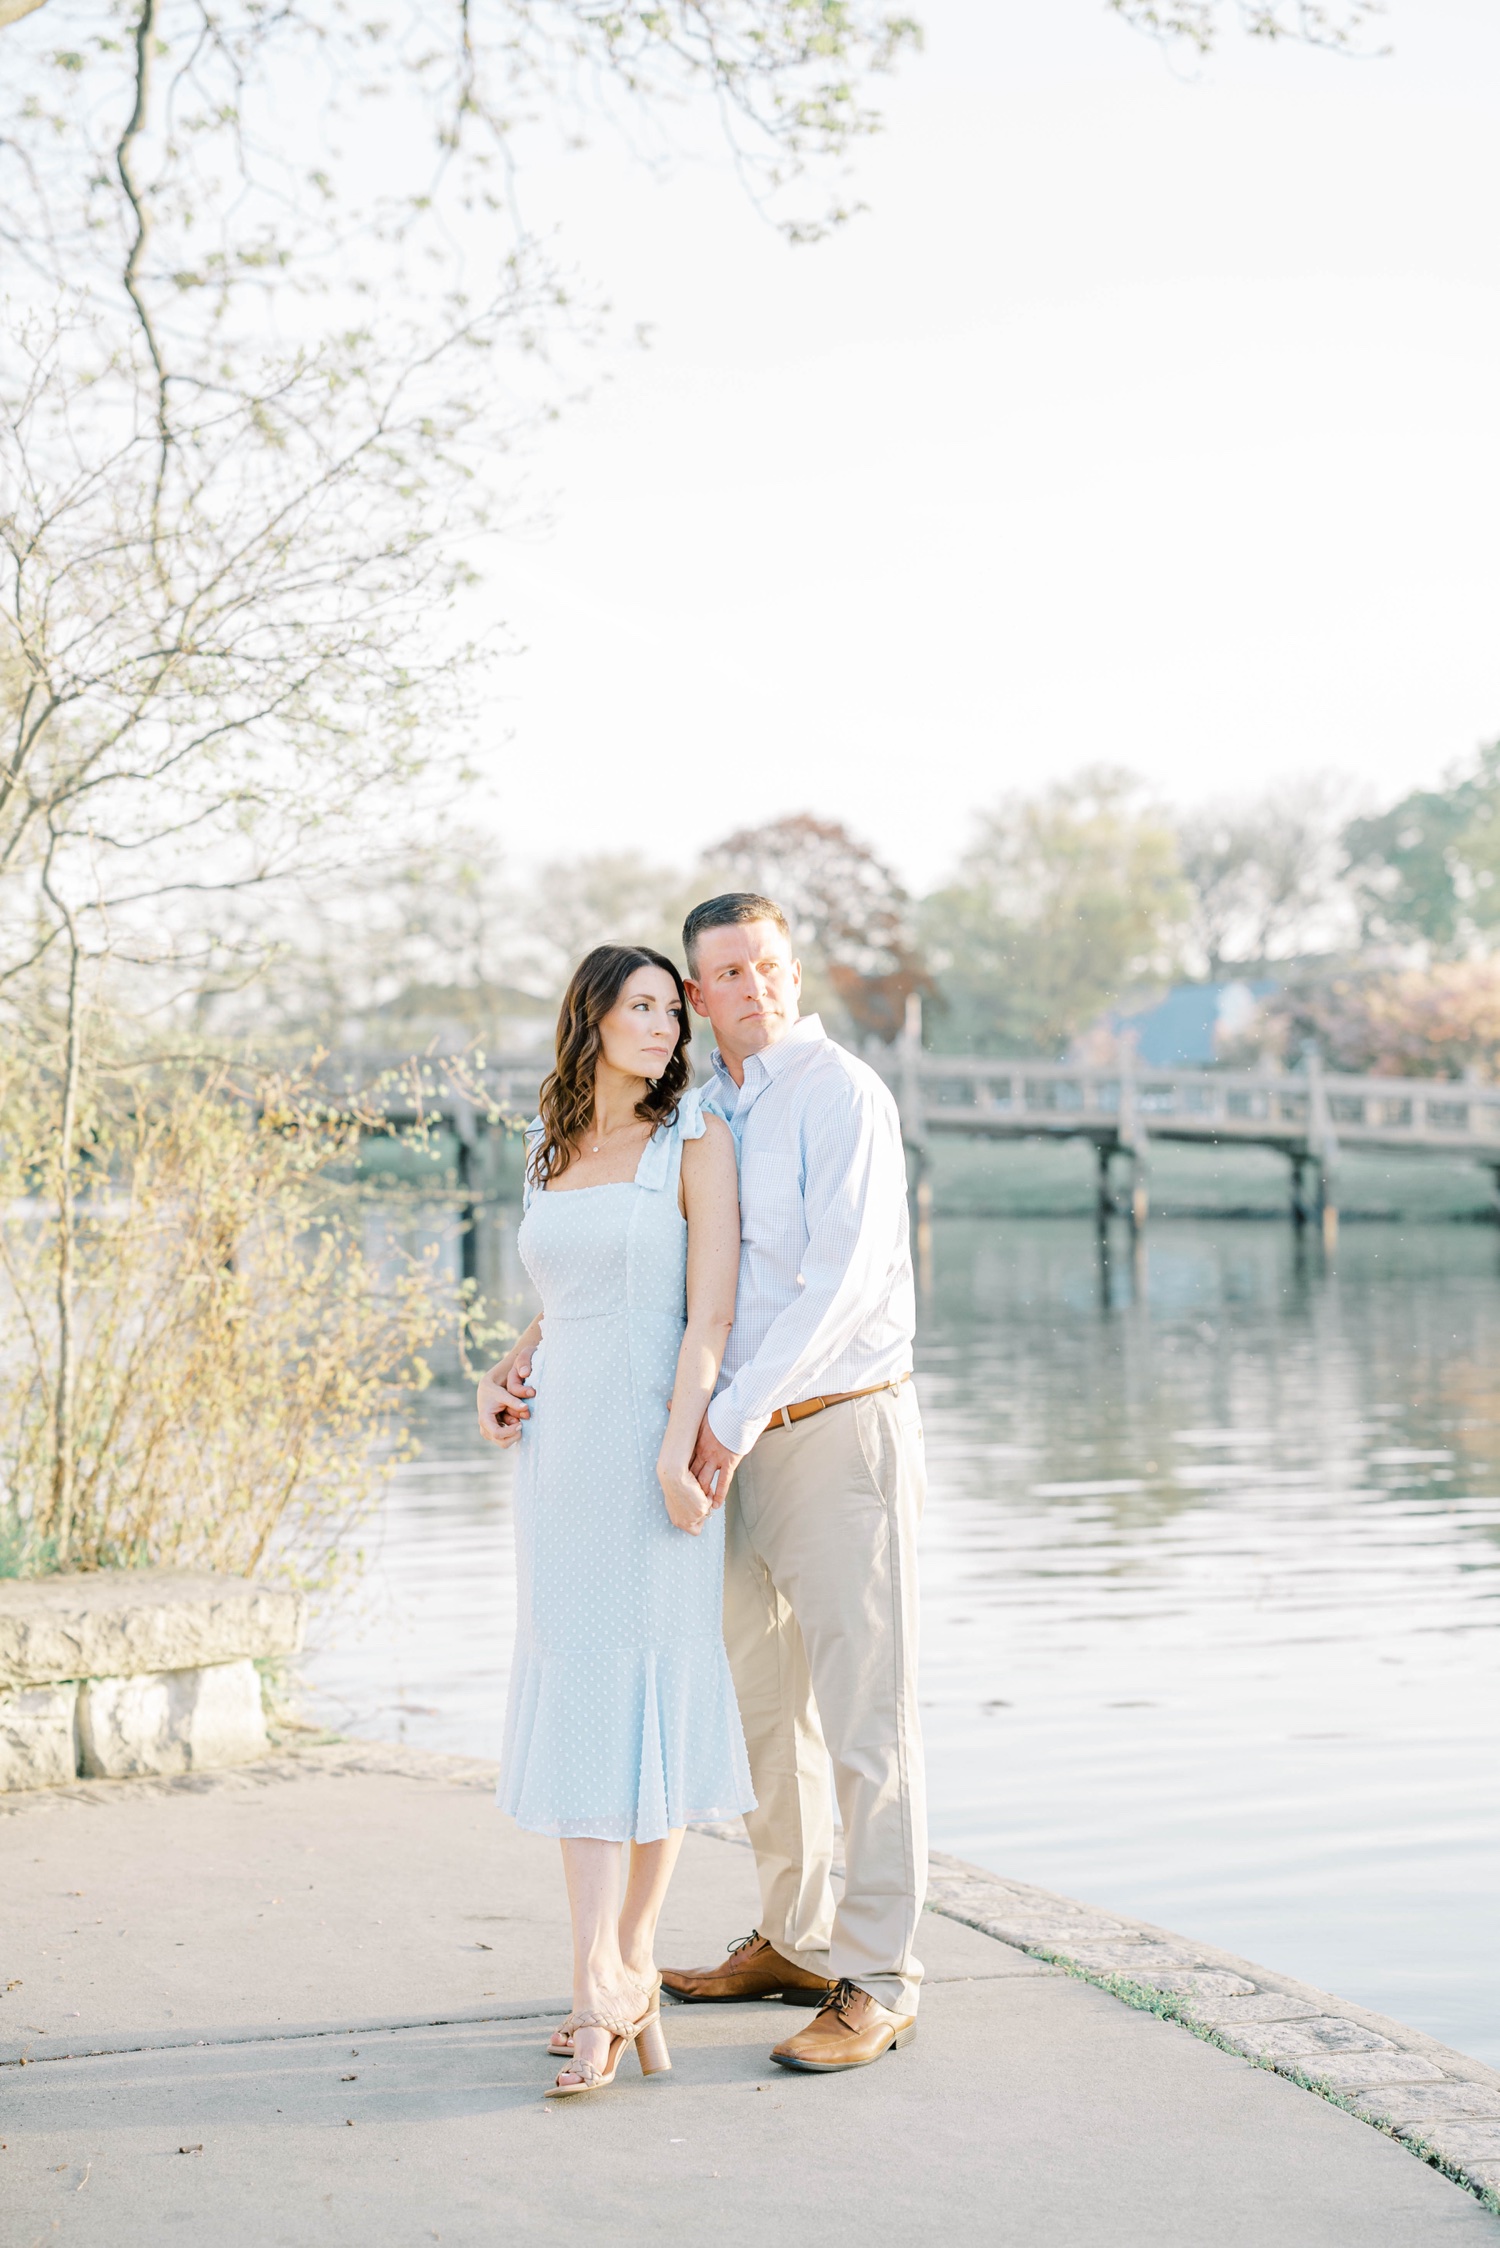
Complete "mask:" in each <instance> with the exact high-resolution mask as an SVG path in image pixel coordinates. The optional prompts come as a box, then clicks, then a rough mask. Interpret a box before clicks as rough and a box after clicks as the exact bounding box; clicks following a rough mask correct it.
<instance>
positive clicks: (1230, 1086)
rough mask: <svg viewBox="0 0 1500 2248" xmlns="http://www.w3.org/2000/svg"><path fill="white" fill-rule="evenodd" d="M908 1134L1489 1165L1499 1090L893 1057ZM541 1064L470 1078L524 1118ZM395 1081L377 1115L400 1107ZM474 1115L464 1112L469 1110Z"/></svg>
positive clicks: (1325, 1073)
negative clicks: (1322, 1149) (1329, 1142)
mask: <svg viewBox="0 0 1500 2248" xmlns="http://www.w3.org/2000/svg"><path fill="white" fill-rule="evenodd" d="M876 1059H877V1066H878V1067H879V1068H880V1069H881V1070H882V1072H883V1074H884V1075H885V1076H886V1077H887V1079H888V1081H889V1082H890V1084H891V1087H892V1090H893V1091H894V1092H895V1093H896V1095H897V1098H898V1100H899V1101H900V1103H901V1108H902V1121H903V1124H904V1126H905V1128H906V1130H907V1133H908V1136H909V1137H913V1138H919V1137H924V1136H926V1135H927V1134H928V1133H942V1134H946V1133H950V1132H973V1133H976V1134H980V1135H985V1134H995V1135H997V1136H1005V1137H1019V1136H1022V1135H1024V1134H1030V1133H1035V1134H1037V1135H1039V1136H1042V1137H1063V1136H1067V1135H1068V1134H1071V1133H1092V1134H1093V1135H1094V1136H1095V1137H1100V1136H1105V1137H1108V1136H1113V1135H1117V1134H1118V1135H1120V1136H1122V1137H1126V1138H1128V1137H1130V1136H1131V1135H1132V1134H1133V1133H1136V1132H1139V1133H1142V1134H1144V1135H1147V1136H1150V1137H1154V1138H1161V1139H1179V1138H1180V1139H1231V1140H1232V1139H1243V1140H1252V1141H1261V1142H1265V1141H1272V1142H1276V1143H1278V1144H1285V1145H1287V1146H1288V1147H1290V1146H1292V1145H1294V1144H1295V1143H1296V1142H1298V1141H1301V1140H1305V1139H1308V1138H1319V1139H1323V1138H1326V1137H1327V1136H1328V1135H1329V1134H1330V1133H1331V1134H1332V1135H1333V1136H1335V1137H1336V1138H1337V1139H1338V1140H1339V1141H1340V1142H1343V1143H1345V1144H1348V1145H1350V1146H1359V1145H1379V1146H1387V1147H1389V1146H1402V1145H1408V1146H1413V1147H1428V1148H1438V1147H1445V1148H1451V1149H1454V1150H1455V1151H1462V1150H1465V1149H1467V1150H1469V1151H1470V1152H1472V1153H1474V1154H1476V1155H1479V1156H1481V1157H1482V1158H1484V1159H1488V1157H1489V1155H1490V1154H1493V1155H1494V1156H1495V1158H1496V1160H1497V1161H1500V1085H1480V1084H1473V1083H1469V1082H1462V1083H1459V1082H1456V1081H1454V1080H1452V1079H1448V1078H1432V1077H1429V1078H1418V1077H1358V1076H1352V1075H1345V1074H1343V1073H1341V1072H1338V1071H1333V1070H1326V1069H1321V1068H1319V1067H1317V1066H1316V1065H1315V1066H1314V1067H1313V1068H1311V1069H1309V1070H1274V1069H1254V1070H1227V1069H1193V1068H1181V1069H1150V1068H1147V1067H1144V1066H1140V1065H1137V1066H1135V1067H1133V1068H1132V1067H1130V1066H1129V1065H1126V1066H1124V1067H1121V1066H1119V1065H1114V1066H1110V1067H1098V1068H1092V1067H1081V1066H1079V1065H1078V1064H1076V1063H1072V1062H1052V1061H1033V1060H1026V1059H1017V1060H1011V1059H1005V1060H1001V1059H998V1058H996V1059H990V1058H981V1057H977V1056H968V1055H959V1054H936V1053H931V1052H929V1051H927V1050H926V1049H917V1050H914V1049H913V1048H911V1047H910V1046H905V1047H903V1046H902V1045H899V1044H898V1045H896V1046H893V1047H888V1048H885V1049H884V1050H882V1051H881V1052H880V1053H879V1055H878V1056H877V1057H876ZM402 1066H403V1065H401V1064H400V1063H399V1062H398V1061H397V1058H396V1057H394V1056H393V1057H390V1058H387V1057H383V1056H370V1055H362V1056H357V1057H356V1056H335V1057H330V1061H329V1064H328V1065H327V1068H328V1076H329V1079H330V1082H340V1081H342V1082H345V1083H349V1084H353V1083H355V1082H361V1081H362V1082H364V1083H366V1084H368V1083H370V1082H371V1081H372V1078H373V1077H374V1076H375V1075H377V1074H378V1073H379V1072H380V1070H382V1069H387V1070H391V1071H392V1072H398V1071H399V1069H400V1068H401V1067H402ZM546 1066H547V1065H546V1062H545V1061H544V1060H541V1059H538V1058H536V1057H532V1056H527V1057H520V1056H502V1057H497V1058H496V1059H495V1060H494V1061H492V1062H490V1063H489V1064H487V1066H486V1067H485V1069H484V1070H483V1071H482V1072H478V1073H476V1075H477V1077H478V1079H479V1080H480V1081H481V1082H482V1084H483V1089H484V1092H485V1093H486V1094H487V1095H488V1097H489V1098H490V1099H491V1100H493V1101H494V1102H495V1103H496V1105H497V1106H498V1107H499V1108H500V1109H501V1110H503V1111H504V1112H505V1113H506V1114H508V1115H510V1116H513V1117H516V1116H523V1115H524V1116H530V1115H531V1114H532V1112H533V1110H534V1109H535V1106H536V1096H537V1088H538V1086H539V1085H540V1083H541V1079H542V1077H543V1075H544V1074H545V1070H546ZM421 1068H422V1071H423V1075H424V1078H425V1080H426V1083H427V1085H428V1087H429V1090H428V1091H427V1093H426V1094H425V1096H424V1105H425V1106H426V1107H427V1109H428V1111H429V1112H430V1113H437V1112H442V1111H456V1110H458V1109H461V1108H470V1109H471V1104H469V1103H467V1102H464V1101H463V1100H462V1099H461V1098H458V1097H456V1096H455V1095H454V1094H453V1093H452V1092H451V1091H448V1090H445V1088H444V1082H443V1073H442V1069H441V1063H440V1061H434V1060H427V1061H424V1062H423V1063H422V1064H421ZM402 1098H403V1096H402V1094H401V1090H400V1085H399V1082H398V1083H397V1084H395V1085H394V1086H393V1089H392V1091H391V1093H390V1095H389V1096H388V1100H387V1105H388V1106H390V1107H392V1108H396V1107H399V1106H400V1105H401V1101H402ZM471 1113H472V1110H471Z"/></svg>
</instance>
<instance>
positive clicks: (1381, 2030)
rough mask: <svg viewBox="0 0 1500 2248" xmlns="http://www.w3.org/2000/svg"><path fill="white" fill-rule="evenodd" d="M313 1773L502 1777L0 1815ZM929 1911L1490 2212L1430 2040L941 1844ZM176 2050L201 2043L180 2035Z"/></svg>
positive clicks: (146, 1788)
mask: <svg viewBox="0 0 1500 2248" xmlns="http://www.w3.org/2000/svg"><path fill="white" fill-rule="evenodd" d="M309 1768H312V1769H314V1770H319V1771H324V1772H330V1773H337V1774H349V1775H351V1776H352V1775H356V1774H359V1773H377V1774H383V1775H389V1776H392V1777H400V1778H404V1779H417V1780H435V1781H439V1782H442V1783H444V1784H446V1785H448V1786H450V1787H472V1788H476V1789H484V1790H486V1791H489V1790H491V1789H493V1787H494V1785H495V1781H496V1778H497V1775H498V1767H497V1766H496V1765H495V1764H493V1763H490V1762H488V1761H487V1760H485V1759H483V1758H480V1757H466V1756H440V1755H436V1754H434V1753H433V1752H432V1751H430V1750H426V1749H411V1748H403V1747H400V1746H398V1745H396V1744H394V1743H388V1742H382V1741H350V1740H337V1739H330V1738H329V1737H328V1736H327V1735H323V1736H321V1737H314V1738H312V1739H310V1740H307V1741H306V1742H305V1743H304V1744H302V1745H298V1744H297V1743H296V1742H295V1739H291V1740H286V1741H284V1742H283V1743H281V1744H280V1745H279V1746H278V1749H277V1751H276V1753H274V1754H273V1755H271V1756H269V1757H266V1758H264V1759H263V1760H262V1761H261V1762H260V1763H258V1764H252V1765H239V1766H237V1767H234V1768H232V1769H229V1770H224V1771H216V1772H204V1773H195V1774H191V1775H188V1776H185V1777H181V1778H168V1777H161V1778H137V1779H124V1780H91V1781H84V1782H79V1783H76V1784H74V1785H73V1786H63V1787H50V1788H38V1789H35V1790H32V1791H30V1792H28V1793H26V1794H23V1795H14V1796H9V1797H6V1796H0V1818H4V1817H21V1816H24V1815H25V1814H26V1813H28V1812H40V1811H42V1810H44V1809H45V1808H46V1807H47V1806H48V1805H49V1804H54V1803H58V1802H85V1803H94V1802H106V1801H108V1800H109V1799H110V1797H111V1796H112V1795H113V1794H114V1793H115V1791H116V1790H117V1789H120V1788H129V1789H131V1790H133V1791H135V1792H137V1793H148V1794H166V1793H168V1792H171V1793H174V1794H175V1793H182V1792H187V1793H191V1794H205V1793H208V1792H210V1791H212V1790H217V1789H221V1788H234V1789H241V1790H243V1789H249V1788H259V1787H275V1786H278V1785H280V1784H281V1783H282V1782H284V1781H288V1780H295V1779H297V1778H299V1777H300V1776H301V1775H302V1774H303V1773H305V1772H306V1771H307V1770H308V1769H309ZM694 1832H695V1833H699V1834H706V1835H709V1836H712V1837H713V1838H714V1839H715V1840H717V1841H720V1842H729V1843H733V1844H735V1845H737V1846H738V1847H739V1848H741V1849H748V1848H749V1846H750V1843H749V1837H748V1835H747V1834H746V1833H745V1831H744V1827H743V1824H742V1823H741V1822H740V1821H739V1820H734V1821H730V1822H724V1823H718V1822H715V1823H705V1824H702V1825H699V1826H696V1827H695V1828H694ZM842 1870H843V1869H842V1867H839V1866H836V1867H835V1871H836V1872H842ZM927 1909H928V1910H929V1911H930V1912H940V1913H943V1914H944V1915H946V1917H947V1918H949V1919H950V1920H959V1921H962V1922H963V1923H964V1925H965V1926H966V1927H969V1928H974V1929H977V1930H978V1931H979V1933H980V1934H981V1935H985V1936H992V1937H993V1938H994V1939H995V1941H996V1942H997V1943H1003V1944H1008V1945H1010V1946H1011V1947H1012V1948H1013V1949H1014V1950H1017V1951H1022V1952H1025V1953H1026V1954H1027V1955H1028V1956H1029V1957H1031V1958H1033V1959H1035V1960H1037V1961H1038V1962H1040V1963H1042V1964H1044V1965H1047V1966H1051V1967H1056V1968H1060V1969H1062V1970H1064V1971H1065V1972H1066V1973H1068V1974H1071V1975H1075V1976H1077V1977H1079V1978H1080V1979H1081V1980H1083V1981H1086V1982H1090V1983H1092V1984H1094V1985H1095V1986H1096V1988H1098V1989H1100V1990H1104V1991H1107V1992H1108V1993H1109V1995H1110V1996H1111V1997H1113V1998H1118V1999H1120V2000H1122V2001H1123V2002H1124V2003H1125V2004H1126V2005H1129V2006H1134V2007H1138V2008H1144V2009H1145V2010H1147V2011H1149V2012H1151V2013H1154V2014H1158V2015H1160V2016H1161V2017H1162V2018H1163V2019H1165V2020H1168V2021H1174V2022H1176V2023H1178V2024H1179V2026H1180V2027H1182V2028H1184V2029H1186V2030H1189V2031H1190V2032H1191V2033H1192V2034H1193V2035H1194V2036H1196V2037H1200V2038H1202V2039H1204V2040H1205V2041H1206V2042H1207V2043H1209V2044H1212V2045H1217V2046H1219V2047H1220V2048H1222V2049H1223V2050H1224V2051H1226V2052H1230V2053H1235V2054H1238V2055H1239V2056H1240V2057H1241V2058H1242V2059H1245V2060H1249V2061H1252V2062H1253V2063H1254V2064H1255V2065H1256V2066H1257V2067H1260V2068H1268V2069H1274V2070H1275V2071H1276V2073H1277V2074H1278V2075H1280V2076H1284V2077H1286V2078H1288V2080H1289V2081H1290V2082H1292V2083H1294V2084H1297V2085H1300V2086H1301V2087H1302V2088H1303V2089H1304V2090H1306V2091H1310V2092H1316V2093H1318V2094H1319V2095H1320V2096H1321V2097H1322V2098H1324V2099H1327V2100H1329V2101H1331V2102H1332V2103H1333V2104H1334V2105H1335V2106H1336V2107H1340V2108H1342V2109H1344V2111H1345V2112H1346V2113H1347V2114H1350V2115H1352V2116H1354V2117H1356V2118H1357V2119H1358V2120H1359V2121H1361V2122H1363V2123H1368V2124H1370V2125H1372V2126H1373V2127H1374V2128H1375V2129H1376V2130H1379V2131H1382V2132H1384V2133H1385V2134H1386V2136H1388V2137H1391V2138H1394V2139H1397V2140H1399V2141H1400V2142H1401V2144H1402V2145H1403V2146H1405V2147H1407V2148H1408V2149H1409V2151H1410V2152H1411V2153H1413V2154H1415V2155H1416V2156H1417V2157H1418V2159H1419V2160H1420V2161H1423V2162H1426V2163H1427V2164H1429V2165H1430V2166H1431V2167H1433V2168H1435V2169H1438V2170H1441V2171H1442V2172H1443V2174H1444V2175H1445V2176H1446V2177H1448V2178H1451V2179H1452V2180H1453V2182H1454V2183H1455V2184H1456V2185H1460V2186H1462V2187H1464V2188H1465V2189H1466V2190H1467V2191H1468V2192H1470V2193H1472V2194H1473V2195H1475V2197H1476V2198H1477V2199H1478V2200H1479V2201H1480V2202H1482V2203H1483V2205H1484V2207H1485V2208H1486V2209H1488V2210H1490V2211H1491V2212H1492V2213H1494V2214H1497V2215H1500V2071H1496V2070H1495V2069H1492V2068H1489V2067H1487V2066H1486V2064H1485V2063H1484V2062H1483V2061H1476V2060H1473V2059H1471V2058H1470V2056H1469V2055H1468V2054H1467V2053H1458V2052H1455V2051H1454V2050H1453V2049H1452V2047H1451V2046H1447V2045H1441V2044H1439V2042H1438V2040H1437V2039H1436V2038H1434V2037H1429V2036H1428V2035H1427V2034H1426V2032H1425V2031H1423V2030H1418V2029H1410V2028H1408V2027H1407V2025H1406V2024H1405V2023H1404V2022H1396V2021H1392V2020H1390V2019H1389V2018H1388V2017H1387V2016H1386V2015H1383V2014H1376V2013H1374V2012H1372V2011H1371V2010H1370V2009H1369V2008H1368V2007H1364V2006H1356V2005H1352V2004H1351V2003H1350V2002H1349V2001H1348V2000H1347V1999H1342V1998H1335V1997H1333V1996H1331V1995H1330V1993H1329V1992H1327V1991H1324V1990H1318V1989H1317V1988H1316V1987H1315V1986H1314V1985H1312V1984H1310V1983H1303V1982H1299V1981H1298V1980H1297V1979H1296V1978H1295V1977H1294V1976H1290V1975H1281V1974H1277V1973H1276V1972H1274V1970H1272V1969H1271V1968H1268V1967H1261V1966H1258V1965H1257V1964H1256V1963H1255V1962H1254V1961H1252V1960H1248V1959H1241V1958H1240V1957H1239V1956H1238V1955H1237V1954H1236V1953H1233V1952H1227V1951H1221V1950H1220V1949H1219V1948H1218V1947H1217V1946H1216V1945H1213V1944H1197V1943H1194V1942H1192V1941H1191V1940H1190V1939H1189V1938H1188V1937H1185V1936H1179V1935H1176V1934H1174V1933H1173V1931H1172V1930H1171V1929H1167V1928H1158V1927H1157V1926H1155V1924H1154V1923H1153V1922H1151V1921H1148V1920H1133V1919H1131V1918H1130V1917H1129V1915H1128V1914H1124V1913H1109V1912H1104V1911H1102V1910H1100V1909H1099V1908H1098V1907H1097V1906H1094V1905H1085V1904H1080V1903H1079V1902H1078V1901H1077V1900H1076V1899H1075V1898H1072V1897H1063V1896H1059V1895H1057V1894H1056V1893H1055V1892H1054V1891H1053V1890H1050V1889H1038V1888H1036V1887H1034V1886H1033V1885H1032V1884H1031V1883H1029V1882H1024V1881H1008V1880H1002V1879H1001V1877H1000V1876H999V1875H998V1874H993V1873H987V1872H986V1871H985V1869H984V1868H983V1867H982V1866H975V1865H970V1864H969V1863H968V1862H967V1860H966V1859H963V1858H953V1857H949V1856H947V1855H946V1854H945V1853H943V1852H941V1851H934V1852H933V1854H932V1861H931V1874H930V1878H929V1882H928V1890H927ZM490 2011H491V2018H499V2017H500V2015H501V2013H502V2011H503V2009H492V2010H490ZM527 2011H528V2012H529V2011H530V2008H529V2007H528V2008H527ZM319 2033H320V2031H319V2027H318V2026H311V2027H310V2034H312V2035H315V2036H316V2035H318V2034H319ZM280 2034H284V2033H280ZM304 2034H306V2033H304ZM60 2042H61V2040H59V2043H60ZM172 2042H174V2043H175V2042H177V2040H176V2039H175V2038H174V2039H173V2040H172ZM182 2042H183V2043H185V2044H186V2043H189V2042H197V2040H196V2039H189V2038H187V2037H184V2038H183V2039H182ZM46 2057H49V2058H50V2057H52V2056H50V2055H49V2056H46ZM57 2057H61V2056H57ZM37 2058H38V2059H41V2058H43V2056H42V2055H41V2054H38V2055H37Z"/></svg>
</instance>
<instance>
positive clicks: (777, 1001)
mask: <svg viewBox="0 0 1500 2248" xmlns="http://www.w3.org/2000/svg"><path fill="white" fill-rule="evenodd" d="M697 954H698V957H697V961H696V963H695V965H696V969H697V973H696V974H695V975H694V976H692V977H691V978H690V979H689V982H688V987H687V994H688V997H689V999H690V1000H691V1001H692V1003H693V1009H694V1012H695V1013H696V1014H700V1015H707V1017H708V1019H709V1021H710V1022H711V1023H712V1025H713V1032H714V1037H715V1038H716V1040H717V1041H718V1046H719V1051H720V1053H721V1054H722V1055H723V1056H724V1058H725V1060H726V1061H744V1060H745V1059H746V1057H747V1056H748V1055H750V1054H758V1053H759V1052H760V1050H761V1048H762V1047H763V1046H774V1045H775V1044H776V1042H777V1040H778V1039H781V1038H785V1036H786V1034H787V1032H788V1031H789V1030H790V1029H791V1027H792V1025H793V1023H794V1022H795V1021H796V1020H797V1000H798V994H799V992H800V991H801V989H802V966H801V963H800V961H796V960H794V959H793V958H792V948H791V945H790V944H789V942H788V941H787V939H786V938H785V937H784V936H783V935H782V933H781V931H780V930H779V929H778V928H777V926H776V924H775V922H774V921H741V922H737V923H736V924H735V925H734V926H733V927H732V928H728V929H705V930H704V931H703V934H702V935H701V936H700V937H699V939H698V946H697Z"/></svg>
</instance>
